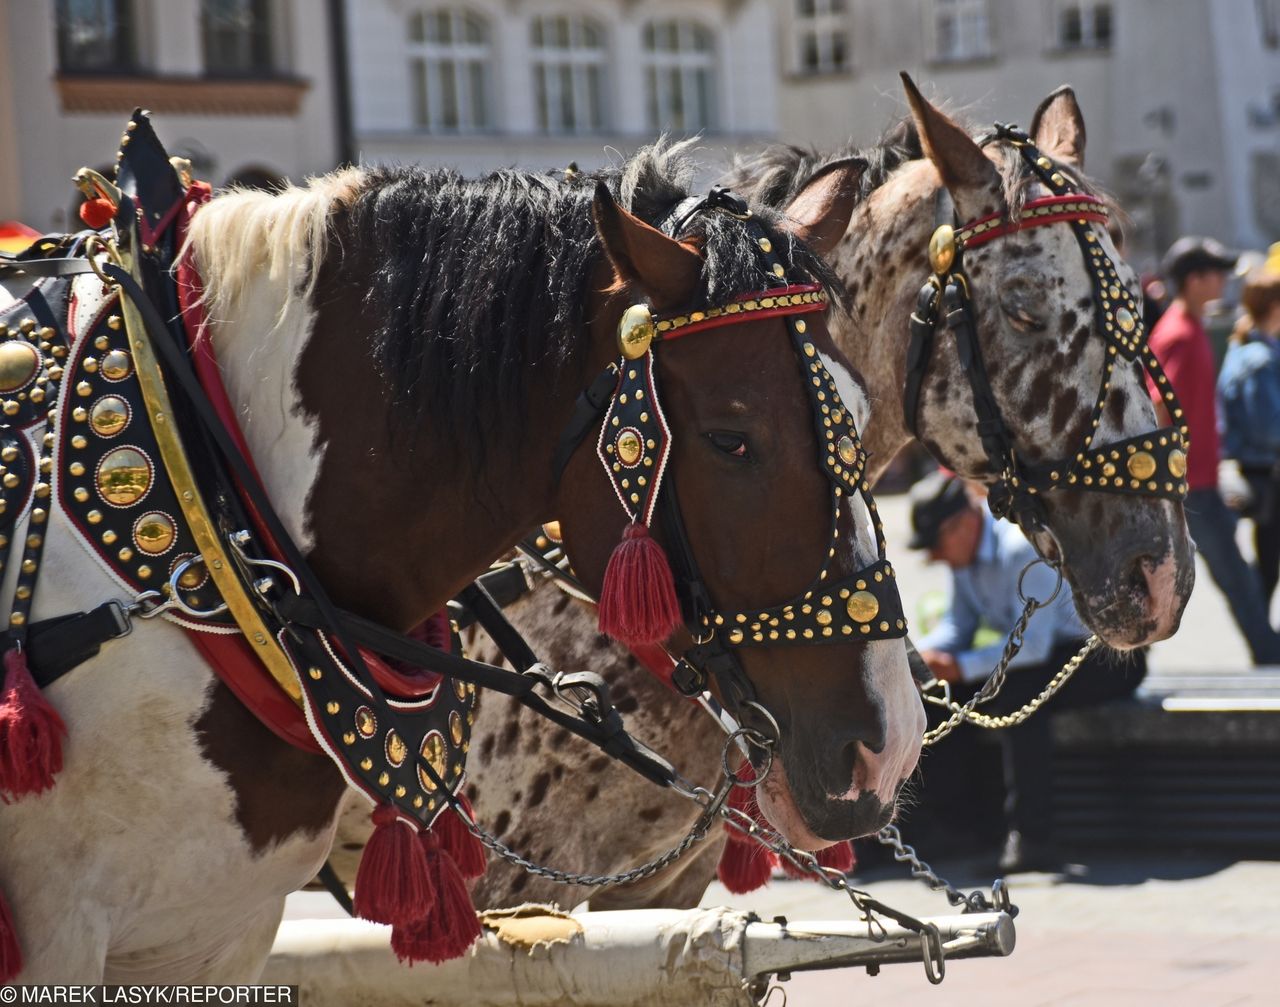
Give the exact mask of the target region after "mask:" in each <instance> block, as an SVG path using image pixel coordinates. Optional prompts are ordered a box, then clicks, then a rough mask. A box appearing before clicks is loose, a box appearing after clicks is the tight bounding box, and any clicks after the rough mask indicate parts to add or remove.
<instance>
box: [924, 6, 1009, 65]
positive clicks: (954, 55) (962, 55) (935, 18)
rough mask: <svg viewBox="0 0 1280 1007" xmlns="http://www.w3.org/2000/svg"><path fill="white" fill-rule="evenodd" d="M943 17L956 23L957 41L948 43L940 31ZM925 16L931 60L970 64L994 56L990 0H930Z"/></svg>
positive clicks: (955, 35) (955, 38)
mask: <svg viewBox="0 0 1280 1007" xmlns="http://www.w3.org/2000/svg"><path fill="white" fill-rule="evenodd" d="M944 17H949V18H951V19H952V23H953V25H954V29H953V31H954V40H953V41H952V42H951V43H949V44H947V43H946V41H945V40H944V39H943V33H942V31H941V30H940V23H941V21H942V19H943V18H944ZM925 18H926V21H925V37H926V38H927V39H928V40H929V59H930V60H931V61H932V62H934V63H967V62H971V61H975V60H985V59H991V58H992V57H993V56H995V39H994V37H993V34H992V22H991V4H990V3H989V0H929V3H928V4H927V5H926V9H925ZM944 45H946V48H944Z"/></svg>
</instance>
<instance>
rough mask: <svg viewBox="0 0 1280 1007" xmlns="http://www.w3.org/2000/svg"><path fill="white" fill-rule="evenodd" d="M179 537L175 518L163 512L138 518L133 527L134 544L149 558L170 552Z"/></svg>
mask: <svg viewBox="0 0 1280 1007" xmlns="http://www.w3.org/2000/svg"><path fill="white" fill-rule="evenodd" d="M177 537H178V529H177V526H176V525H175V524H174V520H173V518H171V517H170V516H169V515H168V514H165V513H164V512H163V511H151V512H150V513H147V514H143V515H142V517H140V518H138V520H137V522H136V523H135V524H134V526H133V541H134V544H135V545H136V546H137V547H138V548H139V549H140V550H141V551H142V552H145V553H146V554H147V555H148V556H160V555H162V554H163V553H166V552H168V551H169V549H170V548H171V547H172V546H173V543H174V541H175V540H176V539H177Z"/></svg>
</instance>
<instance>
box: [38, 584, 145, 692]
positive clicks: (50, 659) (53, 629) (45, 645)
mask: <svg viewBox="0 0 1280 1007" xmlns="http://www.w3.org/2000/svg"><path fill="white" fill-rule="evenodd" d="M131 628H132V627H131V624H130V620H129V615H128V613H127V612H126V611H125V609H124V606H123V605H121V604H120V602H118V601H108V602H105V603H104V604H102V605H99V606H98V607H97V608H94V609H90V610H89V611H88V612H77V613H76V614H74V615H61V616H58V617H56V618H53V619H41V620H40V621H39V622H33V623H32V624H31V625H30V626H28V627H27V666H28V667H29V668H30V669H31V676H32V678H34V679H35V680H36V684H37V685H39V686H40V688H41V689H46V688H48V687H49V686H50V685H51V684H53V683H54V682H56V681H57V680H58V679H60V678H61V677H62V676H63V675H65V674H66V673H67V672H69V671H71V670H72V669H73V668H76V667H78V666H79V665H81V664H83V663H84V662H85V661H88V660H89V659H90V658H93V657H96V656H97V655H98V652H99V651H100V650H101V649H102V645H103V644H104V643H106V642H108V641H109V640H118V639H119V638H120V637H122V636H127V635H128V634H129V631H130V629H131Z"/></svg>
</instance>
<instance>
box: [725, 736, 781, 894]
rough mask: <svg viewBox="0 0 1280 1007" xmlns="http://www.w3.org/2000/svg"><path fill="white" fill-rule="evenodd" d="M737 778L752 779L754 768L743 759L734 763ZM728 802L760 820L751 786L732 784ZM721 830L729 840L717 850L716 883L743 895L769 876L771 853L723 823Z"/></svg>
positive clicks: (758, 806) (771, 869)
mask: <svg viewBox="0 0 1280 1007" xmlns="http://www.w3.org/2000/svg"><path fill="white" fill-rule="evenodd" d="M738 779H740V780H754V779H755V770H754V769H752V767H751V763H750V762H749V761H747V760H746V759H743V760H742V764H741V765H740V766H739V767H738ZM728 804H729V807H730V808H733V809H734V810H735V811H741V812H742V813H743V814H744V815H748V816H750V818H751V820H752V821H753V822H762V821H763V817H764V816H763V815H762V813H761V811H760V805H759V804H758V803H757V802H756V789H755V787H734V788H733V789H732V790H731V791H729V801H728ZM724 831H725V833H726V834H727V835H728V837H729V841H728V842H727V843H725V844H724V849H723V850H721V851H720V862H719V864H717V865H716V877H718V878H719V879H720V883H721V884H722V885H724V886H725V888H727V889H729V891H730V892H732V893H733V894H734V895H745V894H746V893H747V892H754V891H755V890H756V889H757V888H761V887H763V886H764V885H765V884H766V883H767V882H768V881H769V878H770V877H772V876H773V865H774V862H775V857H774V855H773V853H772V852H771V851H770V850H768V849H766V848H765V847H763V846H761V845H760V844H759V843H757V842H756V841H755V840H754V839H751V838H749V837H748V836H745V835H743V834H742V833H741V832H739V831H738V830H737V829H734V828H730V827H729V826H728V825H727V824H726V825H725V827H724Z"/></svg>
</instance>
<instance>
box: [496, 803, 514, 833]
mask: <svg viewBox="0 0 1280 1007" xmlns="http://www.w3.org/2000/svg"><path fill="white" fill-rule="evenodd" d="M510 825H511V812H510V811H508V810H507V809H506V808H503V809H502V810H501V811H499V812H498V814H497V816H496V817H495V818H494V820H493V832H494V834H495V835H498V836H500V835H502V834H503V833H504V832H506V831H507V828H508V826H510Z"/></svg>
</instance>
